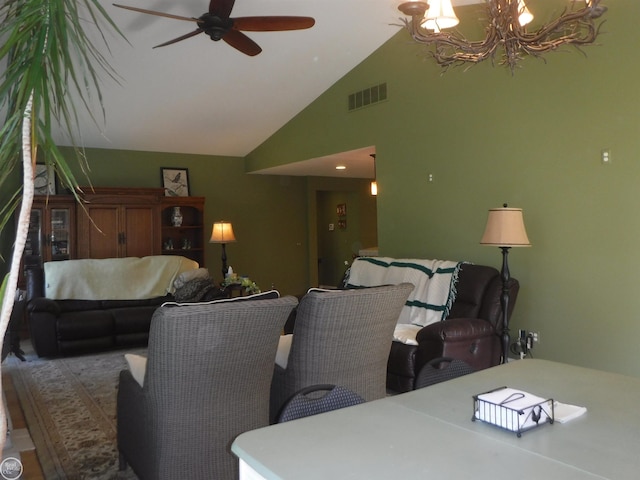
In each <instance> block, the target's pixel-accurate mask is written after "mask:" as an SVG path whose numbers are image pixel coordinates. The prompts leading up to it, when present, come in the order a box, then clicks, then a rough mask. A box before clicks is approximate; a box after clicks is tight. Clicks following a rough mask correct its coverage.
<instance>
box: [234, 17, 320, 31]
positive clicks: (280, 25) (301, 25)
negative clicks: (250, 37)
mask: <svg viewBox="0 0 640 480" xmlns="http://www.w3.org/2000/svg"><path fill="white" fill-rule="evenodd" d="M315 23H316V21H315V20H314V19H313V18H311V17H278V16H270V17H238V18H234V19H233V28H235V29H236V30H244V31H247V32H277V31H282V30H303V29H305V28H311V27H313V25H314V24H315Z"/></svg>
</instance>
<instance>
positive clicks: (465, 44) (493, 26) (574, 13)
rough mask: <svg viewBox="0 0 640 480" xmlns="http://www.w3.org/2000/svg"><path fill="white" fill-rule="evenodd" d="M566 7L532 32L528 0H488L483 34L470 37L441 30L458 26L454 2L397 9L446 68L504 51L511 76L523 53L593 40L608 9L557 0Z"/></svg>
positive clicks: (432, 0)
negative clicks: (598, 21)
mask: <svg viewBox="0 0 640 480" xmlns="http://www.w3.org/2000/svg"><path fill="white" fill-rule="evenodd" d="M557 1H562V2H564V3H565V4H567V3H568V4H569V5H566V6H565V8H564V10H563V13H562V14H561V15H560V16H559V17H557V18H555V19H553V20H551V21H550V22H548V23H546V24H544V25H542V26H540V27H538V28H537V29H536V30H535V31H532V32H528V31H527V29H526V28H525V26H526V25H527V24H528V23H530V22H531V21H532V20H533V15H532V14H531V12H530V11H529V9H528V8H527V6H526V4H525V0H486V1H485V4H486V23H487V26H486V27H485V38H484V40H480V41H470V40H467V39H466V38H465V37H464V36H463V35H462V34H460V33H458V32H444V31H443V29H447V28H452V27H455V26H456V25H458V22H459V20H458V17H457V16H456V14H455V12H454V10H453V7H452V5H451V0H429V2H428V3H427V2H424V1H408V2H403V3H401V4H400V5H399V6H398V9H399V10H400V11H401V12H402V13H403V14H405V15H407V16H408V17H411V18H410V19H406V18H403V19H401V20H402V21H403V22H404V24H405V26H406V27H407V29H408V30H409V33H410V35H411V37H412V38H413V40H415V41H416V42H418V43H421V44H424V45H428V46H433V47H434V48H433V50H431V51H430V52H429V55H431V56H433V58H434V59H435V61H436V62H437V63H438V64H439V65H441V66H442V67H445V68H446V67H449V66H451V65H462V64H465V63H471V64H477V63H480V62H482V61H483V60H486V59H488V58H490V59H491V60H492V61H493V60H494V58H495V55H496V52H497V51H498V50H502V55H501V59H500V61H499V64H500V65H505V66H507V67H509V69H510V70H511V73H512V74H513V72H514V70H515V68H516V65H517V63H518V61H519V60H521V59H522V58H523V57H524V56H525V55H531V56H533V57H540V56H541V55H542V54H543V53H547V52H551V51H553V50H557V49H558V48H559V47H561V46H563V45H573V46H575V47H577V48H578V49H579V48H580V47H581V46H583V45H589V44H592V43H593V42H595V40H596V38H597V36H598V34H599V31H600V27H601V26H602V22H600V23H599V24H598V25H596V22H595V20H596V19H597V18H599V17H600V16H602V14H604V13H605V12H606V11H607V7H605V6H601V5H600V1H601V0H557Z"/></svg>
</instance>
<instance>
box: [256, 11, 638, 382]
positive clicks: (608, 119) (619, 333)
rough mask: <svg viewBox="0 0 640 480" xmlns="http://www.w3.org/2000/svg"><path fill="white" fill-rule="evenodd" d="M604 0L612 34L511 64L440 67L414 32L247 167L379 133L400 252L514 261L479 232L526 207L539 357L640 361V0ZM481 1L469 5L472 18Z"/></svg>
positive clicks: (632, 366)
mask: <svg viewBox="0 0 640 480" xmlns="http://www.w3.org/2000/svg"><path fill="white" fill-rule="evenodd" d="M545 3H546V4H547V5H549V4H551V3H552V2H545ZM605 3H607V4H609V5H608V6H609V12H608V14H607V15H606V17H605V18H606V23H605V24H604V26H603V33H602V34H601V36H600V37H599V40H598V43H599V44H600V45H599V46H591V47H587V48H584V49H583V51H584V53H585V54H586V56H585V55H582V54H580V53H579V52H577V51H575V50H574V49H571V48H569V49H564V50H563V51H560V52H555V53H551V54H548V55H545V57H544V59H545V60H546V63H545V61H543V60H536V59H533V58H528V59H525V61H523V62H522V68H520V69H518V71H516V73H515V75H513V76H512V75H511V74H510V72H509V71H508V70H506V69H503V68H501V67H497V66H496V67H492V66H491V64H490V63H488V62H486V63H485V64H481V65H478V66H476V67H474V68H471V69H468V70H466V69H465V68H456V69H450V70H449V71H448V72H447V73H446V74H442V72H441V70H440V69H439V67H437V65H435V64H434V63H433V62H432V61H431V60H429V59H425V58H424V56H423V55H422V48H421V47H420V46H418V45H415V44H413V43H412V42H411V41H410V39H409V37H408V34H407V33H406V32H405V31H401V32H399V33H398V34H397V35H396V36H395V37H393V38H392V39H391V40H390V41H389V42H387V43H386V44H385V45H383V46H382V47H381V48H380V49H378V50H377V51H376V52H375V53H374V54H373V55H371V56H370V57H369V58H368V59H366V60H365V61H364V62H362V64H360V65H359V66H358V67H357V68H355V69H354V70H353V71H352V72H350V73H349V74H347V75H346V76H345V77H344V78H342V79H341V80H340V81H338V82H337V83H336V84H335V85H334V86H332V87H331V88H330V89H329V90H328V91H326V92H325V93H324V94H323V95H322V96H320V97H319V98H318V99H317V100H316V101H315V102H314V103H312V104H311V105H310V106H309V107H308V108H306V109H305V110H303V111H302V112H301V113H300V114H299V115H297V116H296V117H295V118H294V119H293V120H292V121H291V122H289V123H288V124H287V125H285V126H284V127H282V129H280V131H278V132H277V133H276V134H275V135H273V136H272V137H271V138H270V139H268V140H267V141H266V142H265V143H264V144H263V145H261V146H260V147H258V148H257V149H256V150H255V151H253V152H252V153H251V154H250V155H249V156H248V157H247V159H246V166H247V169H248V170H249V171H252V170H255V169H259V168H265V167H270V166H274V165H278V164H283V163H289V162H294V161H299V160H304V159H308V158H313V157H317V156H322V155H327V154H331V153H335V152H339V151H345V150H352V149H355V148H359V147H363V146H368V145H375V148H376V153H377V158H376V163H377V178H378V184H379V186H380V194H379V196H378V199H377V207H378V234H379V246H380V251H381V254H383V255H388V256H403V257H426V258H444V259H458V260H468V261H472V262H476V263H481V264H489V265H494V266H496V267H497V268H500V263H501V257H500V251H499V249H497V248H490V247H483V246H480V245H479V240H480V237H481V235H482V232H483V229H484V224H485V221H486V216H487V210H488V209H489V208H492V207H499V206H501V205H502V203H503V202H508V203H509V205H510V206H513V207H522V208H523V209H524V218H525V222H526V225H527V230H528V233H529V237H530V240H531V242H532V244H533V246H532V247H531V248H514V249H512V250H511V253H510V256H509V259H510V266H511V273H512V275H513V276H514V277H517V278H518V279H519V280H520V281H521V285H522V287H521V292H520V297H519V299H518V302H517V305H516V309H515V312H514V317H513V321H512V328H513V330H514V331H515V330H516V329H518V328H526V329H530V330H536V331H539V332H540V343H539V345H537V346H536V347H535V350H534V355H535V356H536V357H541V358H547V359H552V360H559V361H564V362H569V363H574V364H578V365H585V366H589V367H597V368H601V369H604V370H611V371H617V372H621V373H626V374H631V375H635V376H640V361H639V360H638V355H637V353H636V352H637V345H636V343H637V338H639V337H640V295H638V292H637V290H638V286H637V283H636V280H637V279H636V277H637V273H636V272H637V271H638V267H639V266H640V249H639V248H638V245H640V215H639V214H638V210H639V207H640V188H639V184H640V157H639V152H640V88H638V78H639V77H640V51H639V50H638V45H640V29H638V28H637V21H638V19H639V18H640V2H635V1H620V0H618V1H614V0H611V1H608V2H605ZM562 6H563V5H559V2H558V1H556V2H555V8H556V13H558V12H560V11H561V9H562ZM479 8H480V7H478V6H469V7H465V8H462V9H459V11H458V12H459V16H460V17H461V21H462V22H469V21H471V22H473V21H476V19H477V18H479V17H480V16H481V14H479V13H478V9H479ZM529 8H530V9H531V10H532V11H533V13H534V15H536V14H538V16H539V18H545V16H546V18H550V17H551V12H544V13H540V12H539V11H538V12H536V3H535V2H534V3H533V4H531V5H529ZM382 82H387V85H388V95H389V97H388V100H387V101H385V102H381V103H378V104H376V105H375V106H372V107H369V108H363V109H361V110H358V111H354V112H351V113H349V112H348V111H347V95H348V94H349V93H350V92H353V91H357V90H361V89H362V88H365V87H367V86H371V85H375V84H378V83H382ZM604 148H607V149H610V150H611V154H612V163H611V164H610V165H606V166H605V165H602V163H601V160H600V157H601V151H602V149H604ZM429 173H432V174H433V176H434V181H433V182H432V183H429V182H428V181H427V178H428V174H429ZM311 190H312V189H311V187H309V192H308V195H309V196H311V195H312V193H310V192H311Z"/></svg>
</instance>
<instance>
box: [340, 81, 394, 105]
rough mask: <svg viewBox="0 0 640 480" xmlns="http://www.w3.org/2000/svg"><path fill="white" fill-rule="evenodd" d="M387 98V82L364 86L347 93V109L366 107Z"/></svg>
mask: <svg viewBox="0 0 640 480" xmlns="http://www.w3.org/2000/svg"><path fill="white" fill-rule="evenodd" d="M386 99H387V83H386V82H385V83H381V84H380V85H375V86H373V87H369V88H365V89H364V90H360V91H359V92H355V93H351V94H350V95H349V111H352V110H358V109H359V108H363V107H368V106H369V105H373V104H374V103H378V102H381V101H383V100H386Z"/></svg>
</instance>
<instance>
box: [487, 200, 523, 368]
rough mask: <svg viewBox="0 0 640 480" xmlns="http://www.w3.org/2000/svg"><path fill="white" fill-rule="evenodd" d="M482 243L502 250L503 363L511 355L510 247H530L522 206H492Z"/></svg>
mask: <svg viewBox="0 0 640 480" xmlns="http://www.w3.org/2000/svg"><path fill="white" fill-rule="evenodd" d="M480 244H482V245H488V246H494V247H500V249H501V250H502V270H501V273H500V276H501V278H502V295H501V297H500V306H501V308H502V363H507V358H508V356H509V343H510V342H511V337H510V335H509V315H508V311H509V279H510V278H511V277H510V273H509V263H508V256H509V249H510V248H511V247H530V246H531V243H530V242H529V237H527V231H526V229H525V227H524V219H523V217H522V209H521V208H508V207H507V204H506V203H505V204H504V205H503V208H492V209H491V210H489V217H488V218H487V226H486V228H485V231H484V235H482V240H480Z"/></svg>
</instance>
